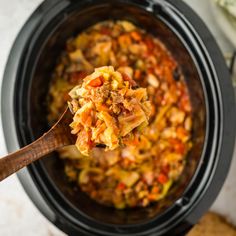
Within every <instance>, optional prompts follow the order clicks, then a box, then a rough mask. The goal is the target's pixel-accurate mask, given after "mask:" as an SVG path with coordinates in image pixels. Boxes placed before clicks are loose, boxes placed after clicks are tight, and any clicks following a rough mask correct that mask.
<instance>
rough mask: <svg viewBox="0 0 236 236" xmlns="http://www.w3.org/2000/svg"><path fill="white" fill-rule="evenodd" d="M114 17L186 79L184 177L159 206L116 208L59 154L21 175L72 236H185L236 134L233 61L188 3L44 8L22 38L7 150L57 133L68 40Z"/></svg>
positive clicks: (63, 0)
mask: <svg viewBox="0 0 236 236" xmlns="http://www.w3.org/2000/svg"><path fill="white" fill-rule="evenodd" d="M106 19H125V20H130V21H132V22H134V23H135V24H137V25H139V26H141V27H142V28H144V29H146V30H147V31H149V32H151V33H152V34H154V35H155V36H156V37H158V38H159V39H160V40H161V41H162V42H163V43H164V44H165V45H166V47H167V48H168V49H169V50H170V51H171V52H172V54H173V56H174V57H175V59H176V60H177V61H178V63H179V65H180V67H181V69H182V71H183V73H184V75H185V78H186V84H187V86H188V89H189V92H190V97H191V103H192V107H193V148H192V151H191V152H190V153H189V156H188V162H187V165H186V168H185V170H184V173H183V175H182V177H181V179H180V180H179V181H178V183H176V184H175V186H174V187H173V188H172V189H171V190H170V193H169V195H168V196H167V197H166V198H165V199H164V200H162V201H160V202H159V203H156V204H153V205H151V206H149V207H146V208H143V209H141V208H139V209H138V208H137V209H128V210H115V209H113V208H108V207H105V206H102V205H99V204H98V203H96V202H94V201H92V200H91V199H89V198H88V197H87V196H86V195H85V194H84V193H82V192H81V191H80V189H78V188H75V187H73V186H71V185H70V184H69V183H68V182H67V180H66V178H65V176H64V174H63V164H62V162H61V161H60V160H59V159H58V157H57V154H56V153H54V154H51V155H49V156H48V157H46V158H44V159H42V160H40V161H37V162H36V163H34V164H32V165H30V166H28V167H27V168H25V169H23V170H22V171H20V172H19V174H18V177H19V179H20V181H21V183H22V185H23V187H24V188H25V190H26V192H27V193H28V195H29V196H30V198H31V199H32V201H33V202H34V203H35V205H36V206H37V207H38V208H39V210H40V211H41V212H42V213H43V214H44V215H45V216H46V217H47V218H48V219H49V220H50V221H52V222H53V223H54V224H55V225H56V226H57V227H59V228H60V229H61V230H63V231H64V232H66V233H67V234H69V235H100V236H105V235H135V236H138V235H171V236H174V235H184V234H185V233H186V232H187V231H188V230H189V229H190V228H191V226H192V225H193V224H194V223H196V221H197V220H198V219H199V217H200V216H201V215H202V214H203V213H204V212H205V211H206V210H207V209H208V208H209V206H210V205H211V203H212V202H213V201H214V199H215V198H216V196H217V194H218V192H219V190H220V188H221V186H222V184H223V182H224V179H225V177H226V175H227V172H228V169H229V166H230V161H231V157H232V151H233V146H234V140H235V130H236V129H235V103H234V95H233V88H232V85H231V81H230V78H229V74H228V71H227V68H226V65H225V62H224V59H223V57H222V55H221V53H220V51H219V49H218V47H217V45H216V43H215V41H214V39H213V37H212V35H211V34H210V32H209V31H208V29H207V28H206V27H205V25H204V24H203V22H202V21H201V20H200V19H199V18H198V17H197V16H196V14H195V13H194V12H193V11H192V10H191V9H190V8H189V7H188V6H186V5H185V4H184V3H183V2H181V1H180V0H167V1H162V0H156V1H154V0H112V1H109V0H79V1H76V0H74V1H72V0H51V1H50V0H47V1H45V2H43V4H41V5H40V6H39V7H38V9H37V10H36V11H35V12H34V13H33V14H32V16H31V17H30V18H29V20H28V21H27V22H26V24H25V25H24V27H23V28H22V30H21V32H20V33H19V35H18V37H17V39H16V41H15V43H14V45H13V48H12V50H11V53H10V56H9V60H8V63H7V66H6V70H5V74H4V80H3V85H2V97H1V98H2V121H3V129H4V134H5V139H6V144H7V148H8V151H9V152H12V151H14V150H16V149H18V148H20V147H23V146H24V145H26V144H28V143H30V142H32V141H33V140H35V139H36V138H37V137H39V136H40V135H41V134H42V133H43V132H45V131H46V130H47V129H48V125H47V120H46V114H47V106H46V94H47V92H48V88H49V81H50V74H51V72H52V70H53V67H54V66H55V63H56V58H57V57H58V56H59V54H60V53H61V50H62V49H63V46H64V45H65V41H66V39H68V38H69V37H71V36H72V35H74V34H76V33H78V32H80V31H81V30H83V29H85V28H87V27H88V26H90V25H92V24H94V23H96V22H99V21H103V20H106ZM32 220H33V219H32ZM39 227H41V226H39Z"/></svg>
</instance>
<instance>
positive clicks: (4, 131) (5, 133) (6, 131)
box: [2, 59, 10, 134]
mask: <svg viewBox="0 0 236 236" xmlns="http://www.w3.org/2000/svg"><path fill="white" fill-rule="evenodd" d="M9 60H10V59H9ZM2 98H3V96H2ZM3 105H4V104H3V99H2V107H4V106H3ZM2 116H3V115H2ZM6 132H7V131H4V133H5V134H6Z"/></svg>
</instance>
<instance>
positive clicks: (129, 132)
mask: <svg viewBox="0 0 236 236" xmlns="http://www.w3.org/2000/svg"><path fill="white" fill-rule="evenodd" d="M69 95H70V97H71V100H70V101H68V107H67V109H66V110H65V111H64V113H63V114H62V116H61V117H60V119H59V120H58V122H57V123H56V124H55V125H54V126H53V127H52V128H51V129H50V130H49V131H48V132H46V133H45V134H43V135H42V136H41V137H40V138H39V139H37V140H36V141H34V142H33V143H31V144H29V145H27V146H25V147H23V148H22V149H20V150H18V151H16V152H14V153H11V154H9V155H7V156H5V157H3V158H0V181H2V180H3V179H5V178H6V177H8V176H9V175H11V174H13V173H15V172H16V171H18V170H20V169H21V168H23V167H25V166H27V165H29V164H30V163H32V162H34V161H36V160H38V159H40V158H41V157H43V156H45V155H46V154H48V153H50V152H53V151H54V150H56V149H58V148H61V147H63V146H68V145H76V147H77V148H78V149H79V151H80V152H81V153H82V154H83V155H84V156H89V153H90V151H91V149H92V148H93V147H101V148H105V150H114V149H116V148H117V147H119V146H125V145H134V140H135V137H137V136H138V135H139V133H140V131H142V129H143V128H144V127H145V126H147V125H148V119H149V116H150V102H149V101H148V100H147V99H148V98H147V91H146V89H144V88H138V87H137V85H136V83H135V82H134V81H133V80H132V79H131V78H130V77H129V76H128V75H126V74H124V73H121V72H119V71H115V70H114V68H113V67H112V66H104V67H100V68H97V69H95V71H94V73H92V74H91V75H88V76H87V77H85V78H84V80H83V83H82V84H81V85H78V86H76V87H74V88H73V89H72V90H71V91H70V93H69Z"/></svg>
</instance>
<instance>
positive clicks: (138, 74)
mask: <svg viewBox="0 0 236 236" xmlns="http://www.w3.org/2000/svg"><path fill="white" fill-rule="evenodd" d="M134 79H136V80H139V79H141V70H135V72H134Z"/></svg>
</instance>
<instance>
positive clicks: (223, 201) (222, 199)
mask: <svg viewBox="0 0 236 236" xmlns="http://www.w3.org/2000/svg"><path fill="white" fill-rule="evenodd" d="M40 2H42V0H0V36H1V38H0V85H1V82H2V75H3V72H4V66H5V63H6V60H7V56H8V54H9V51H10V48H11V45H12V43H13V41H14V38H15V37H16V35H17V33H18V32H19V30H20V28H21V27H22V25H23V24H24V22H25V21H26V19H27V18H28V17H29V15H30V14H31V12H32V11H33V10H34V9H35V8H36V7H37V6H38V5H39V4H40ZM186 2H188V3H189V4H190V5H191V6H192V7H193V8H194V9H195V10H196V11H197V12H198V13H199V14H200V15H201V16H202V18H203V19H204V21H205V22H206V23H207V25H208V26H209V28H210V30H211V31H212V33H213V34H214V36H215V37H216V39H217V42H218V43H219V45H220V47H221V49H222V51H223V52H224V53H228V52H231V51H232V45H231V44H230V43H229V42H228V40H227V39H226V37H225V36H224V35H223V34H222V33H221V31H220V29H219V28H218V27H217V25H216V24H215V20H214V17H213V16H212V14H211V12H210V11H209V9H208V2H207V1H206V0H186ZM1 126H2V123H1V120H0V127H1ZM5 154H6V147H5V143H4V139H3V133H2V129H1V128H0V156H3V155H5ZM235 173H236V155H234V161H233V163H232V167H231V171H230V173H229V176H228V178H227V181H226V183H225V185H224V187H223V189H222V191H221V193H220V195H219V197H218V199H217V200H216V202H215V203H214V205H213V207H212V208H213V209H214V210H216V211H218V212H221V213H223V214H225V215H226V216H227V217H228V218H229V219H230V220H231V221H232V222H234V223H235V224H236V203H235V204H234V199H235V198H236V187H235V186H236V178H235V175H236V174H235ZM229 203H231V204H230V205H229ZM0 235H4V236H14V235H18V236H21V235H22V236H23V235H24V236H31V235H35V236H52V235H53V236H63V235H64V234H63V233H62V232H60V231H59V230H58V229H56V228H55V227H54V226H53V225H52V224H51V223H49V222H48V221H47V220H46V219H45V218H44V217H43V216H42V215H41V214H40V213H39V211H38V210H37V209H36V207H35V206H34V205H33V204H32V202H31V201H30V199H29V198H28V197H27V195H26V194H25V192H24V191H23V189H22V187H21V185H20V183H19V181H18V179H17V178H16V176H15V175H13V176H11V177H9V178H8V179H6V180H5V181H3V182H2V183H1V184H0Z"/></svg>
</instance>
